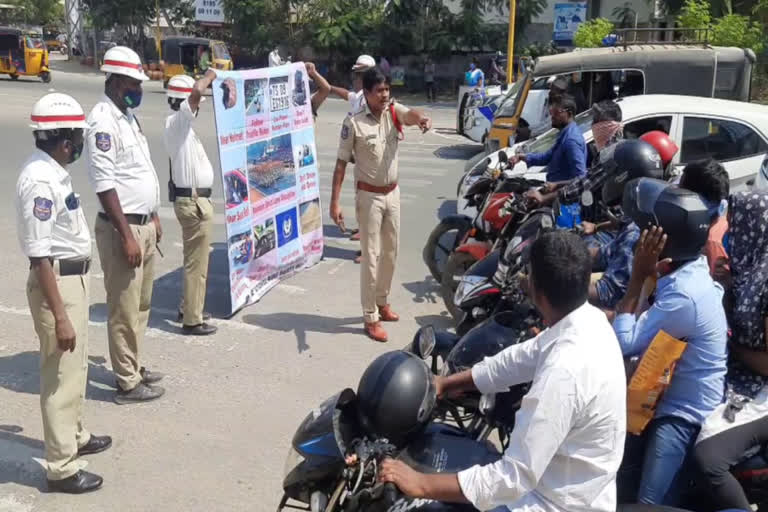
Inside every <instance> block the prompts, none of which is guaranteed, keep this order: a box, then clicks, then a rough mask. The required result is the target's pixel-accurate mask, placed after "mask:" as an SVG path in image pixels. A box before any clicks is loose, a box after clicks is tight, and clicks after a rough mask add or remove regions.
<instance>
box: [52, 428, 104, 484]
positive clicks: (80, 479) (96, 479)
mask: <svg viewBox="0 0 768 512" xmlns="http://www.w3.org/2000/svg"><path fill="white" fill-rule="evenodd" d="M110 443H111V440H110ZM86 446H87V445H86ZM103 483H104V479H103V478H101V477H100V476H99V475H94V474H93V473H88V472H87V471H82V470H80V471H78V472H77V473H75V474H74V475H72V476H70V477H69V478H65V479H63V480H48V490H49V491H51V492H63V493H67V494H83V493H86V492H91V491H95V490H96V489H98V488H99V487H101V484H103Z"/></svg>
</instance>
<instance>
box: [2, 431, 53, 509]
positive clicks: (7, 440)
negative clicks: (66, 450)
mask: <svg viewBox="0 0 768 512" xmlns="http://www.w3.org/2000/svg"><path fill="white" fill-rule="evenodd" d="M23 431H24V429H23V428H22V427H20V426H18V425H0V485H2V484H8V483H13V484H18V485H23V486H24V487H32V488H33V489H37V490H38V491H40V492H47V491H48V486H47V485H46V484H45V470H44V469H43V468H42V466H40V464H38V463H37V462H35V460H34V459H33V458H38V459H42V458H44V457H45V445H44V444H43V442H42V441H41V440H39V439H32V438H31V437H27V436H25V435H22V434H21V433H20V432H23ZM4 445H5V446H4ZM9 510H10V509H9Z"/></svg>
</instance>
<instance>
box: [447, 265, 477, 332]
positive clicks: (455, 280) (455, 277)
mask: <svg viewBox="0 0 768 512" xmlns="http://www.w3.org/2000/svg"><path fill="white" fill-rule="evenodd" d="M476 262H477V260H476V259H475V257H474V256H472V255H471V254H469V253H466V252H454V253H452V254H451V256H450V258H448V261H446V263H445V270H443V277H442V279H441V280H440V293H441V294H442V296H443V302H444V303H445V307H446V309H448V312H449V313H450V314H451V316H453V319H454V321H456V322H458V321H459V320H461V318H462V316H463V315H464V311H462V310H461V308H459V307H458V306H456V305H455V304H454V303H453V296H454V295H455V294H456V288H458V287H459V280H460V279H461V276H463V275H464V273H465V272H466V271H467V270H469V267H471V266H472V265H474V264H475V263H476Z"/></svg>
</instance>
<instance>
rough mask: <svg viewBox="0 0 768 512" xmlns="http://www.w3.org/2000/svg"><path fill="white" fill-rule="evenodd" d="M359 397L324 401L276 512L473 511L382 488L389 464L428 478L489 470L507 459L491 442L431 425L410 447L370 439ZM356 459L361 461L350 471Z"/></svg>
mask: <svg viewBox="0 0 768 512" xmlns="http://www.w3.org/2000/svg"><path fill="white" fill-rule="evenodd" d="M357 407H358V398H357V396H356V393H355V392H354V391H353V390H352V389H349V388H347V389H344V390H343V391H341V392H339V393H338V394H336V395H334V396H332V397H331V398H329V399H327V400H326V401H325V402H323V403H322V404H321V405H320V407H318V408H317V409H315V410H314V411H313V412H312V413H310V414H309V415H308V416H307V417H306V418H305V419H304V421H303V422H302V423H301V425H300V426H299V428H298V430H297V431H296V433H295V435H294V437H293V440H292V441H291V448H290V450H289V453H288V457H287V459H286V464H285V471H284V478H283V497H282V499H281V500H280V504H279V505H278V508H277V511H278V512H281V511H283V510H285V509H295V510H309V511H312V512H321V511H324V512H340V511H344V512H385V511H388V512H399V511H406V510H408V511H415V512H470V511H475V510H476V509H475V508H474V507H472V506H471V505H468V504H458V503H443V502H438V501H434V500H426V499H414V498H409V497H407V496H404V495H402V494H401V493H400V492H399V491H398V490H397V488H396V487H394V486H393V485H392V484H385V485H383V484H381V483H379V482H378V467H379V464H380V463H381V461H382V460H383V459H384V458H385V457H394V458H397V459H400V460H402V461H403V462H405V463H406V464H408V465H409V466H411V467H413V468H415V469H417V470H418V471H422V472H426V473H443V472H449V473H455V472H458V471H461V470H463V469H467V468H469V467H472V466H474V465H475V464H481V465H482V464H490V463H493V462H495V461H497V460H499V459H500V458H501V453H500V452H499V451H498V450H497V449H496V448H495V447H494V446H493V445H492V444H491V443H489V442H488V441H487V440H486V439H485V438H483V437H482V435H481V436H479V437H478V438H473V437H472V436H470V435H469V434H468V433H467V432H465V431H463V430H461V429H459V428H457V427H454V426H451V425H446V424H440V423H434V422H432V423H429V424H427V425H426V427H424V428H423V429H422V430H421V431H420V432H418V433H417V434H416V435H415V436H414V437H413V438H411V439H410V441H409V442H408V443H407V444H406V446H404V447H402V448H397V447H396V446H395V445H393V444H391V443H390V442H389V441H388V440H386V439H370V438H368V437H367V436H365V435H364V434H363V429H362V427H361V426H360V424H359V423H358V411H357ZM351 454H354V455H355V456H356V462H355V464H354V465H351V466H350V465H347V463H346V460H345V459H346V457H347V456H348V455H351Z"/></svg>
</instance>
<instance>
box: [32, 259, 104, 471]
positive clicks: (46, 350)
mask: <svg viewBox="0 0 768 512" xmlns="http://www.w3.org/2000/svg"><path fill="white" fill-rule="evenodd" d="M56 285H57V286H58V288H59V294H60V295H61V300H62V301H63V302H64V309H65V310H66V312H67V316H68V317H69V321H70V322H71V323H72V327H73V328H74V330H75V350H74V351H73V352H69V351H67V352H62V351H61V350H59V346H58V341H57V340H56V321H55V320H54V318H53V313H52V312H51V309H50V307H49V306H48V303H47V302H46V300H45V296H44V295H43V290H42V288H41V287H40V284H39V282H38V279H37V273H36V272H34V271H31V272H30V273H29V279H28V280H27V300H28V301H29V310H30V311H31V312H32V319H33V321H34V323H35V332H37V337H38V338H39V339H40V410H41V412H42V414H43V436H44V437H45V460H46V461H47V466H48V467H47V471H46V473H47V477H48V479H49V480H62V479H64V478H68V477H70V476H72V475H74V474H75V473H77V472H78V471H80V470H81V469H83V468H84V467H85V466H86V462H85V461H83V460H81V459H78V458H77V450H78V449H79V448H82V447H83V446H85V445H86V444H88V441H90V439H91V434H90V433H89V432H88V431H87V430H86V429H85V427H84V426H83V402H84V401H85V386H86V383H87V381H88V304H89V297H90V275H88V274H86V275H82V276H64V277H62V276H59V275H58V272H57V273H56Z"/></svg>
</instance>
